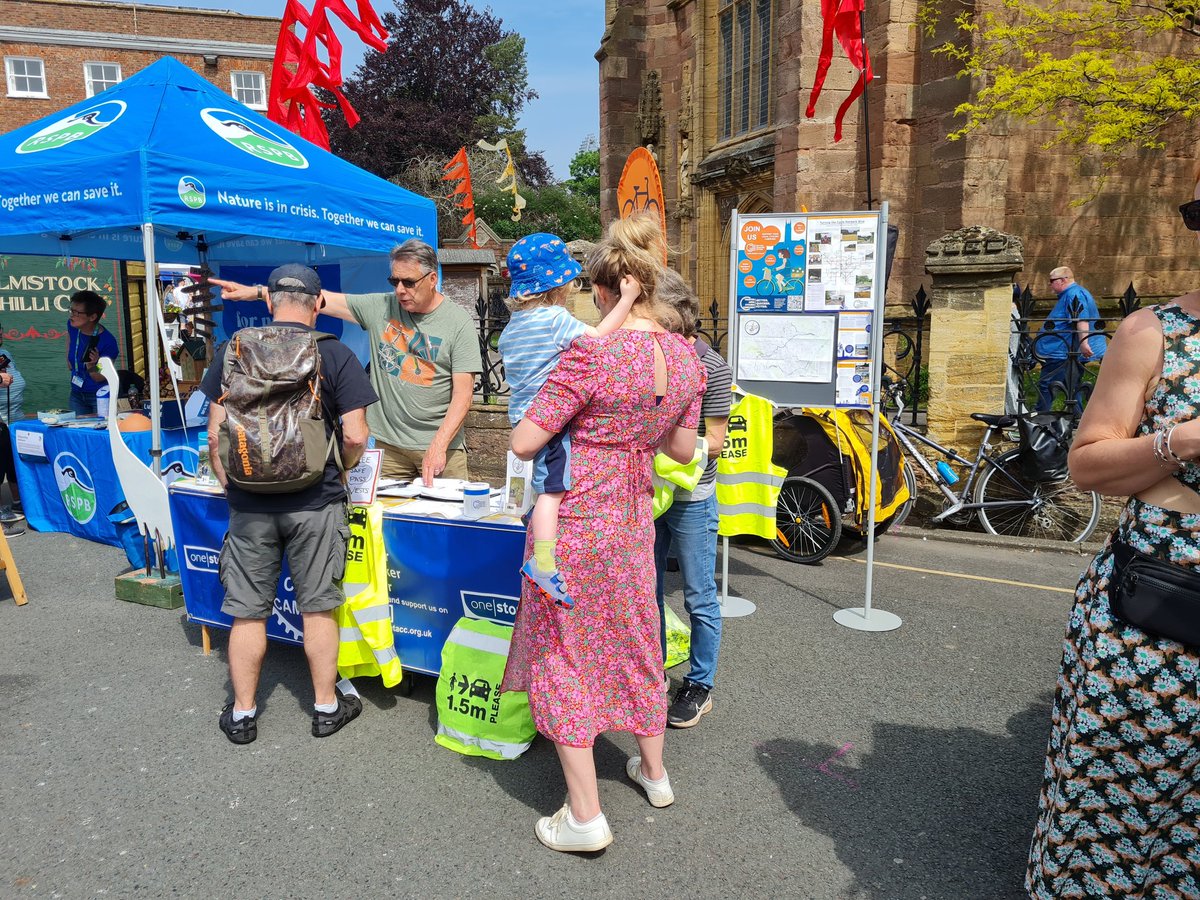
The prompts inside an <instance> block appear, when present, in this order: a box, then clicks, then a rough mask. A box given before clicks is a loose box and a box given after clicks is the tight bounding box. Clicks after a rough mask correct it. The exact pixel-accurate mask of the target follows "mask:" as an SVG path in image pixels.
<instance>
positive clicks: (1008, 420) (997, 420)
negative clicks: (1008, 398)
mask: <svg viewBox="0 0 1200 900" xmlns="http://www.w3.org/2000/svg"><path fill="white" fill-rule="evenodd" d="M971 418H972V419H974V420H975V421H976V422H983V423H984V424H985V425H992V426H995V427H996V428H1011V427H1012V426H1013V425H1016V424H1017V420H1016V419H1015V418H1013V417H1012V416H992V415H988V414H987V413H971Z"/></svg>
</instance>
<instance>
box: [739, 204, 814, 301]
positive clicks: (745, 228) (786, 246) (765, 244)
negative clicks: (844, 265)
mask: <svg viewBox="0 0 1200 900" xmlns="http://www.w3.org/2000/svg"><path fill="white" fill-rule="evenodd" d="M804 218H805V217H804V216H756V217H755V218H753V219H747V220H743V221H742V224H741V229H740V231H739V232H738V244H737V256H738V259H737V268H738V278H737V295H738V297H786V298H788V299H789V300H791V301H792V303H794V309H795V310H796V311H798V310H799V309H800V306H801V299H800V298H801V297H803V296H804V256H805V252H806V251H805V231H806V225H805V222H804ZM790 309H792V306H791V304H789V310H790Z"/></svg>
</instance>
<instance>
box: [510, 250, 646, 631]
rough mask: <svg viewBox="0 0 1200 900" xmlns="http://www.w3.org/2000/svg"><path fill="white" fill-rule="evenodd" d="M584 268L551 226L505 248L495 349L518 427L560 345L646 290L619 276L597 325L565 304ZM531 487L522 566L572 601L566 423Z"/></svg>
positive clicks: (538, 464) (600, 333)
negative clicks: (562, 528) (559, 547)
mask: <svg viewBox="0 0 1200 900" xmlns="http://www.w3.org/2000/svg"><path fill="white" fill-rule="evenodd" d="M580 271H581V269H580V266H579V263H577V262H576V261H575V260H574V258H573V257H572V256H571V253H570V251H569V250H568V249H567V245H566V244H564V243H563V242H562V240H561V239H560V238H558V237H556V236H554V235H552V234H544V233H539V234H531V235H529V236H528V237H523V238H521V240H519V241H517V242H516V243H515V244H513V247H512V249H511V250H510V251H509V252H508V274H509V278H511V279H512V290H511V291H510V292H509V296H508V301H507V303H508V307H509V309H511V310H512V318H511V319H509V322H508V325H507V326H506V327H505V329H504V331H503V332H502V333H501V335H500V343H499V347H498V349H499V350H500V355H501V357H502V358H503V359H504V374H505V377H506V378H507V379H508V384H509V387H510V388H511V390H512V393H511V397H510V399H509V405H508V420H509V423H510V424H511V425H513V427H516V425H517V423H518V422H520V421H521V419H522V418H523V417H524V415H525V412H526V410H528V409H529V406H530V404H531V403H533V398H534V397H536V396H537V393H538V391H540V390H541V388H542V385H543V384H545V383H546V379H547V378H548V377H549V375H550V373H551V372H553V371H554V367H555V366H556V365H558V358H559V356H560V355H561V354H562V352H563V351H564V350H566V349H567V348H568V347H570V346H571V345H572V344H573V343H574V342H575V341H576V340H577V339H579V338H581V337H584V336H585V335H586V336H587V337H605V336H607V335H609V334H612V333H613V332H614V331H616V330H617V329H618V328H620V327H621V325H622V324H624V322H625V319H626V318H627V317H628V315H629V311H630V309H632V308H633V302H634V300H636V299H637V298H638V295H639V294H640V293H641V286H640V285H639V284H637V282H636V281H634V280H633V279H628V281H629V282H630V285H629V287H626V284H625V282H622V284H621V301H620V302H619V303H618V304H617V305H616V306H615V307H614V308H613V310H612V312H610V313H609V314H608V315H607V316H605V317H604V321H602V322H601V323H600V324H599V325H597V326H595V327H593V326H590V325H585V324H584V323H583V322H581V321H579V320H578V319H576V318H575V317H574V316H573V315H571V314H570V313H569V312H567V310H566V307H565V305H564V304H565V303H566V302H567V300H568V298H570V297H571V296H572V295H574V294H575V293H576V291H577V284H576V281H575V279H576V277H577V276H578V275H579V273H580ZM532 487H533V489H534V490H535V491H536V492H537V499H536V501H535V502H534V505H533V510H532V511H531V513H530V519H529V530H530V531H531V532H532V534H533V556H532V557H530V558H529V559H527V560H526V561H525V564H524V565H523V566H521V574H522V575H523V576H524V577H525V578H526V579H527V580H528V581H529V582H531V583H532V584H533V585H534V586H535V587H537V588H538V590H540V591H541V592H542V593H543V594H545V595H546V596H547V597H549V598H551V599H552V600H554V601H555V602H556V603H558V604H559V605H560V606H565V607H567V608H568V609H569V608H570V607H571V605H572V603H573V601H572V600H571V595H570V593H569V592H568V591H567V586H566V584H565V583H564V582H563V578H562V576H561V575H560V574H559V571H558V562H557V560H556V557H555V544H556V542H557V540H558V507H559V504H560V503H561V502H562V497H563V494H564V493H566V491H568V490H569V489H570V487H571V439H570V437H569V435H568V434H567V433H566V432H565V431H564V432H562V433H560V434H556V435H555V436H554V437H553V438H551V439H550V441H549V443H547V444H546V446H545V447H544V448H543V449H542V450H541V452H539V453H538V455H537V457H536V458H535V459H534V464H533V481H532Z"/></svg>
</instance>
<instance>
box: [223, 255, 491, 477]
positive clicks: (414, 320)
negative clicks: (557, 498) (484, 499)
mask: <svg viewBox="0 0 1200 900" xmlns="http://www.w3.org/2000/svg"><path fill="white" fill-rule="evenodd" d="M389 257H390V259H391V269H392V273H391V277H390V278H388V283H389V284H391V285H392V287H393V288H395V290H394V292H393V293H391V294H341V293H337V292H336V291H322V293H321V296H322V298H324V300H325V307H324V308H323V309H322V310H321V312H322V314H324V315H327V316H336V317H337V318H339V319H344V320H346V321H347V322H354V323H356V324H358V325H360V326H361V327H362V328H363V329H365V330H366V332H367V334H368V336H369V341H370V347H371V385H372V386H373V387H374V388H375V393H377V394H378V395H379V402H378V403H376V404H373V405H372V406H370V407H368V408H367V424H368V425H369V426H370V429H371V434H372V435H374V437H375V446H376V447H380V448H382V449H383V451H384V453H383V470H382V474H383V475H384V476H386V477H389V478H415V477H417V476H418V475H420V476H421V477H422V478H423V479H424V481H425V482H426V484H428V483H430V482H431V481H432V480H433V479H434V478H435V477H437V476H439V475H444V476H446V477H447V478H463V479H466V478H467V477H468V474H467V452H466V450H465V445H464V443H463V422H464V421H465V420H466V418H467V412H468V410H470V408H471V398H472V396H473V394H474V392H475V376H476V375H477V374H479V373H480V372H482V371H483V360H482V357H481V356H480V353H479V337H478V335H477V334H476V331H475V323H474V321H473V320H472V319H471V315H470V314H469V313H468V312H467V311H466V310H464V309H462V308H461V307H459V306H457V305H456V304H455V303H453V302H451V301H447V299H446V297H445V296H444V295H442V294H441V293H439V292H438V289H437V288H438V268H437V251H435V250H434V249H433V248H432V247H431V246H429V245H428V244H426V243H425V242H424V241H419V240H417V239H415V238H413V239H412V240H408V241H405V242H404V243H403V244H400V245H399V246H397V247H394V248H392V252H391V253H390V254H389ZM213 283H214V284H217V285H220V287H221V288H222V289H223V290H222V292H221V296H222V297H223V298H225V299H226V300H253V299H255V298H256V297H259V299H263V297H262V296H261V291H262V288H261V286H257V285H249V286H247V285H240V284H236V283H234V282H229V281H218V280H217V279H213Z"/></svg>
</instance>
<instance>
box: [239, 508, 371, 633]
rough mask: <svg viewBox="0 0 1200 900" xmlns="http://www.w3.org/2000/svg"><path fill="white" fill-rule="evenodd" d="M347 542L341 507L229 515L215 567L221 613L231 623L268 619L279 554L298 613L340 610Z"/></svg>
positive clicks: (273, 595)
mask: <svg viewBox="0 0 1200 900" xmlns="http://www.w3.org/2000/svg"><path fill="white" fill-rule="evenodd" d="M349 539H350V526H349V525H347V524H346V504H345V503H330V504H329V505H328V506H325V507H322V508H321V509H308V510H304V511H302V512H289V513H252V512H242V511H240V510H236V509H231V510H230V511H229V532H228V533H227V534H226V535H225V543H224V545H223V546H222V547H221V560H220V562H219V563H218V565H217V568H218V570H219V572H220V577H221V585H222V587H224V588H225V602H224V603H222V604H221V611H222V612H223V613H225V614H226V615H230V616H233V617H234V618H236V619H265V618H267V617H268V616H269V615H271V609H272V607H273V606H274V604H275V589H276V587H277V586H278V584H279V573H280V571H281V569H282V568H283V557H284V554H287V559H288V568H289V569H290V570H291V578H292V586H293V589H294V590H295V594H296V606H297V607H298V608H299V610H300V612H302V613H306V612H309V613H311V612H325V611H327V610H330V609H334V608H336V607H338V606H341V604H342V602H343V601H344V600H345V599H346V595H345V594H344V593H343V591H342V576H343V575H344V574H345V573H346V543H347V542H348V541H349Z"/></svg>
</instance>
